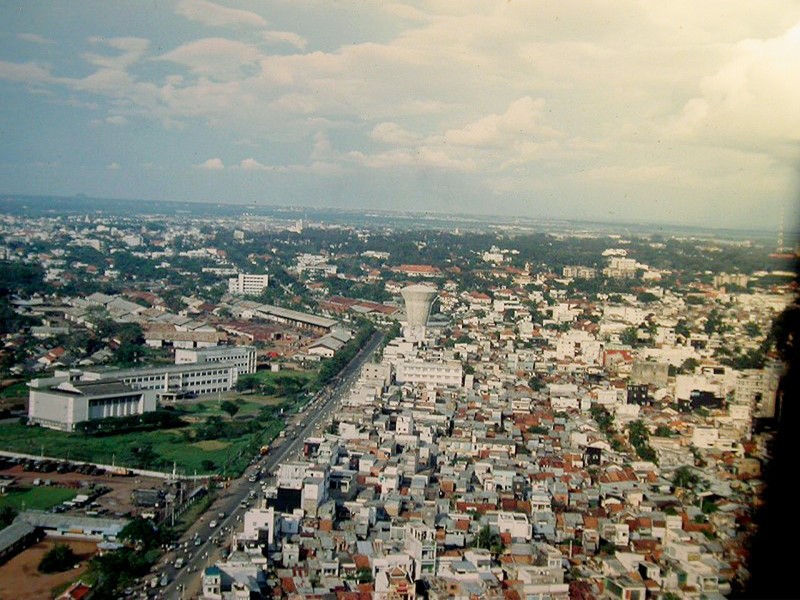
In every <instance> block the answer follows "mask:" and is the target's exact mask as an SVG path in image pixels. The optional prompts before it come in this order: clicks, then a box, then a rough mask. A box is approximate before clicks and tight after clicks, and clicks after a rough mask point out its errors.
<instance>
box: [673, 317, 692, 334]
mask: <svg viewBox="0 0 800 600" xmlns="http://www.w3.org/2000/svg"><path fill="white" fill-rule="evenodd" d="M675 333H676V335H680V336H683V337H684V339H688V338H689V336H690V335H692V332H691V330H690V329H689V325H688V324H687V323H686V320H685V319H681V320H680V321H678V324H677V325H675Z"/></svg>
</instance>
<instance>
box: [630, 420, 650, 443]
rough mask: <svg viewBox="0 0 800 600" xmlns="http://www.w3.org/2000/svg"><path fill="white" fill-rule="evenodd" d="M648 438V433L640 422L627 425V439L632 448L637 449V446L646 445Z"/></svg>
mask: <svg viewBox="0 0 800 600" xmlns="http://www.w3.org/2000/svg"><path fill="white" fill-rule="evenodd" d="M649 437H650V433H649V432H648V431H647V427H646V426H645V424H644V423H643V422H642V421H641V420H636V421H633V422H632V423H631V424H630V425H628V439H629V440H630V443H631V445H632V446H633V447H634V448H638V447H639V446H643V445H644V444H646V443H647V440H648V439H649Z"/></svg>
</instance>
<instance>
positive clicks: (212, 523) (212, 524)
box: [208, 521, 217, 529]
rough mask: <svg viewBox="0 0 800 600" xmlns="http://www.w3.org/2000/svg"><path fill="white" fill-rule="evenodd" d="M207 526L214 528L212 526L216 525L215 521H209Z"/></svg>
mask: <svg viewBox="0 0 800 600" xmlns="http://www.w3.org/2000/svg"><path fill="white" fill-rule="evenodd" d="M208 526H209V527H211V529H214V527H216V526H217V522H216V521H211V523H209V524H208Z"/></svg>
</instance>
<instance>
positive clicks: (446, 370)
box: [395, 360, 463, 387]
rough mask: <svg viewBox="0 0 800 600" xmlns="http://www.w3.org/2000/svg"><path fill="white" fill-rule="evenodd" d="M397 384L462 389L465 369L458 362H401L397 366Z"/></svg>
mask: <svg viewBox="0 0 800 600" xmlns="http://www.w3.org/2000/svg"><path fill="white" fill-rule="evenodd" d="M395 371H396V375H395V380H396V381H397V383H413V384H417V383H423V384H432V385H438V386H443V387H461V384H462V380H463V369H462V367H461V363H460V362H458V361H448V362H440V363H433V362H422V361H411V360H405V361H399V362H398V363H397V364H396V365H395Z"/></svg>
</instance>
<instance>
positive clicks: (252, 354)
mask: <svg viewBox="0 0 800 600" xmlns="http://www.w3.org/2000/svg"><path fill="white" fill-rule="evenodd" d="M214 363H227V364H233V365H235V366H236V367H237V368H238V369H239V375H244V374H247V373H255V372H256V348H255V346H211V347H207V348H178V349H177V350H175V364H176V365H188V364H214Z"/></svg>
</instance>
